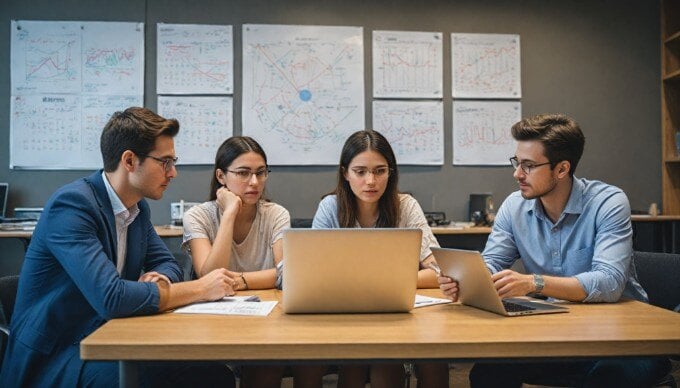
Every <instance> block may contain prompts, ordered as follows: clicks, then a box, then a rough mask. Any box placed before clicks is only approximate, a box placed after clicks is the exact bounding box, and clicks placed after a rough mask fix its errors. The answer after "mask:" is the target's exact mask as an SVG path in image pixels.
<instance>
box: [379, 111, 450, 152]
mask: <svg viewBox="0 0 680 388" xmlns="http://www.w3.org/2000/svg"><path fill="white" fill-rule="evenodd" d="M373 129H375V130H376V131H378V132H380V133H382V134H383V135H384V136H385V137H386V138H387V140H388V141H389V142H390V145H391V146H392V149H393V150H394V153H395V156H396V157H397V163H398V164H400V165H402V164H421V165H442V164H444V104H443V103H442V101H400V100H398V101H394V100H388V101H386V100H375V101H373Z"/></svg>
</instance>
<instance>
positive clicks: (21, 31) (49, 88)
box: [10, 20, 82, 95]
mask: <svg viewBox="0 0 680 388" xmlns="http://www.w3.org/2000/svg"><path fill="white" fill-rule="evenodd" d="M80 27H81V23H77V22H50V23H46V22H34V21H21V22H19V21H16V20H13V21H12V27H11V31H12V47H11V50H10V52H11V57H12V58H11V61H10V63H11V67H12V76H11V79H12V95H16V94H19V93H78V92H80V86H81V62H80V51H81V50H80V46H81V43H82V40H81V31H80Z"/></svg>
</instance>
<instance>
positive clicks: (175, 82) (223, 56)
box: [156, 24, 234, 94]
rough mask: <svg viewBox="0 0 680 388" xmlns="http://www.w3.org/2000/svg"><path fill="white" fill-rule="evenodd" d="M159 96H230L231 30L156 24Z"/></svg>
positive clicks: (232, 56)
mask: <svg viewBox="0 0 680 388" xmlns="http://www.w3.org/2000/svg"><path fill="white" fill-rule="evenodd" d="M157 31H158V35H157V36H158V37H157V55H158V56H157V57H158V63H157V70H156V92H157V93H158V94H231V93H233V91H234V86H233V65H234V47H233V45H234V42H233V34H232V26H218V25H196V24H158V27H157Z"/></svg>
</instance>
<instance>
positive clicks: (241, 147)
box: [210, 136, 267, 201]
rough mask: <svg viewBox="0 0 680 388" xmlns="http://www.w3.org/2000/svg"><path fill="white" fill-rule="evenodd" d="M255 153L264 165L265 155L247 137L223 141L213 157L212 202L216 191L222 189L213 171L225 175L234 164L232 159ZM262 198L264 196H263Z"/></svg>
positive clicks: (265, 161)
mask: <svg viewBox="0 0 680 388" xmlns="http://www.w3.org/2000/svg"><path fill="white" fill-rule="evenodd" d="M247 152H255V153H257V154H259V155H260V156H262V159H264V164H267V155H266V154H265V153H264V150H263V149H262V147H261V146H260V144H258V142H256V141H255V139H253V138H252V137H248V136H232V137H230V138H228V139H227V140H225V141H224V142H223V143H222V145H220V148H218V149H217V155H215V166H214V167H213V176H212V181H211V182H210V200H211V201H214V200H216V199H217V190H218V189H219V188H220V187H222V184H221V183H220V182H219V181H218V180H217V176H216V174H215V171H217V169H220V170H222V171H223V172H224V173H225V174H226V173H227V169H228V168H229V166H231V164H232V163H233V162H234V159H236V158H238V157H239V156H241V155H243V154H245V153H247ZM263 197H264V196H263Z"/></svg>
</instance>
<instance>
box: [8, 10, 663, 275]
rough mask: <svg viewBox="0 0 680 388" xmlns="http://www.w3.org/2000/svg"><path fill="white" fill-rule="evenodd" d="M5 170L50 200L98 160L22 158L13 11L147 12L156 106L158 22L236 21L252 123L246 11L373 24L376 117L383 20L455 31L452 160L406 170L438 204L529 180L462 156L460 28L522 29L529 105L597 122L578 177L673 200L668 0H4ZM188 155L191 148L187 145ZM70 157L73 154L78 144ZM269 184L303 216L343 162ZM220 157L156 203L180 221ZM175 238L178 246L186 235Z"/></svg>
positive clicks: (414, 185) (13, 263)
mask: <svg viewBox="0 0 680 388" xmlns="http://www.w3.org/2000/svg"><path fill="white" fill-rule="evenodd" d="M0 16H1V17H2V20H1V22H2V26H0V53H2V54H1V55H0V57H1V58H2V59H1V60H0V139H2V141H1V142H0V181H3V182H9V184H10V198H9V203H8V206H9V208H10V209H13V208H14V207H17V206H42V204H43V203H44V202H45V201H46V200H47V198H48V197H49V195H50V194H51V193H52V192H53V191H54V190H55V189H57V188H58V187H59V186H61V185H63V184H65V183H67V182H70V181H72V180H74V179H77V178H78V177H80V176H83V175H85V174H86V173H88V172H87V171H25V170H9V168H8V166H9V144H8V143H9V141H8V139H9V97H10V85H9V82H10V74H9V51H10V50H9V42H10V20H12V19H24V20H92V21H106V20H108V21H143V22H145V23H146V43H145V46H146V60H145V63H146V71H145V74H146V81H145V84H146V95H145V104H146V106H147V107H150V108H152V109H155V107H156V94H155V88H156V85H155V83H156V78H155V66H156V44H155V39H156V27H155V26H156V23H158V22H166V23H203V24H229V25H233V26H234V39H235V47H234V52H235V80H234V83H235V93H234V132H235V133H236V134H240V133H241V113H240V109H241V90H240V78H241V71H242V69H241V55H240V52H241V25H242V24H244V23H269V24H318V25H350V26H362V27H364V47H365V58H364V61H365V68H366V77H365V82H366V98H365V100H366V125H367V127H368V126H370V123H371V114H372V112H371V101H372V87H371V85H372V79H371V56H370V48H371V44H370V43H371V31H372V30H413V31H440V32H443V33H444V106H445V109H444V128H445V136H444V138H445V165H444V166H439V167H417V166H407V167H403V168H401V172H402V176H401V179H400V186H401V187H400V189H401V190H402V191H409V192H411V193H413V194H414V196H415V197H416V198H417V199H418V200H419V201H420V203H421V205H422V207H423V209H424V210H426V211H427V210H443V211H446V213H447V215H448V217H449V218H450V219H455V220H463V219H465V217H466V213H467V207H468V195H469V194H470V193H475V192H492V193H493V194H494V198H495V200H496V203H497V205H500V202H501V201H502V199H503V198H505V196H507V195H508V194H509V193H510V192H512V191H513V190H515V187H516V186H515V182H514V181H513V179H512V176H511V171H510V169H509V168H507V167H505V168H504V167H459V166H457V167H454V166H452V165H451V149H452V145H451V122H452V118H451V108H450V107H451V97H448V96H450V95H451V74H450V67H451V64H450V33H451V32H477V33H512V34H519V35H520V36H521V58H522V95H523V97H522V99H521V102H522V113H523V116H528V115H533V114H537V113H544V112H562V113H565V114H567V115H570V116H572V117H573V118H574V119H576V120H577V121H578V122H579V123H580V124H581V127H582V128H583V130H584V132H585V135H586V138H587V141H586V150H585V154H584V157H583V159H582V161H581V164H580V165H579V167H578V171H577V175H578V176H584V177H588V178H591V179H600V180H603V181H606V182H608V183H611V184H614V185H617V186H619V187H621V188H622V189H623V190H625V191H626V193H627V194H628V196H629V198H630V201H631V205H632V207H633V209H646V208H647V207H648V206H649V204H650V203H651V202H657V203H659V202H660V201H661V187H660V186H661V182H660V164H661V163H660V152H659V150H660V46H659V36H660V30H659V4H658V2H656V1H647V0H638V1H616V0H608V1H605V0H600V1H557V0H518V1H507V0H506V1H503V0H487V1H484V2H480V1H475V0H448V1H445V0H421V1H412V0H393V1H388V0H373V1H360V0H344V1H329V0H290V1H264V0H241V1H224V0H193V1H188V0H147V1H146V2H144V1H140V0H118V1H106V2H105V1H99V0H97V1H94V0H93V1H86V0H70V1H54V0H52V1H48V0H3V1H2V2H0ZM180 156H181V155H180ZM64 157H68V155H64ZM273 171H274V172H273V174H272V175H271V178H270V179H269V180H268V181H267V190H268V194H269V196H270V197H271V198H272V199H274V200H275V201H276V202H279V203H281V204H282V205H284V206H285V207H287V208H288V209H289V210H290V212H291V215H292V216H293V217H304V218H310V217H312V216H313V215H314V211H315V210H316V205H317V203H318V200H319V198H320V196H321V195H322V194H323V193H325V192H327V191H329V190H330V189H332V187H333V182H334V179H335V170H334V168H333V167H330V166H326V167H276V166H275V167H274V168H273ZM210 176H211V169H210V166H180V168H179V176H178V178H177V179H175V180H174V182H173V184H172V185H171V187H170V188H169V189H168V190H167V191H166V194H165V196H164V198H163V200H161V201H157V202H154V201H151V208H152V213H153V221H154V222H155V223H157V224H163V223H168V222H169V221H170V215H169V203H170V202H171V201H177V200H179V199H185V200H196V201H199V200H203V199H205V197H206V195H207V191H208V184H209V179H210ZM5 240H6V239H3V240H2V241H0V251H2V252H4V253H3V254H2V256H5V255H9V256H10V257H11V256H14V257H17V256H18V257H21V256H22V255H23V251H22V249H21V245H20V243H19V242H18V241H5ZM171 241H173V244H172V245H173V247H172V249H173V250H176V245H177V244H176V243H174V240H171ZM19 266H20V260H8V259H4V258H3V259H2V260H0V274H6V273H13V272H17V271H18V268H19Z"/></svg>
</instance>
